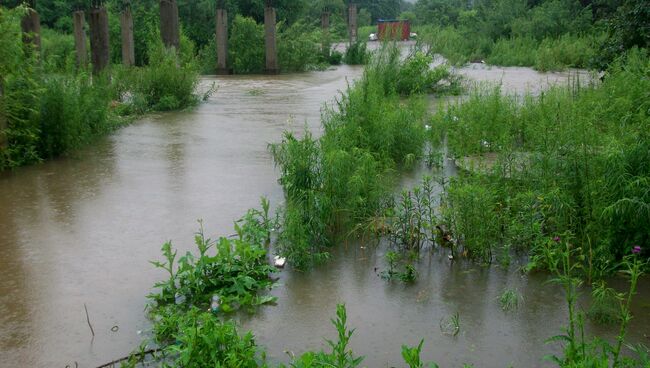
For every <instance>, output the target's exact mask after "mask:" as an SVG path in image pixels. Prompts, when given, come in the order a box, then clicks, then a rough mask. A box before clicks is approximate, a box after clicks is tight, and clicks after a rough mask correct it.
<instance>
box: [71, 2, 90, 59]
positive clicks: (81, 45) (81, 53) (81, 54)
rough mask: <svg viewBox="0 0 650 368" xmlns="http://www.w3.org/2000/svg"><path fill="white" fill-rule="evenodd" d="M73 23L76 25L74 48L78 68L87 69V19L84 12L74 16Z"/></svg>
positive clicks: (78, 12)
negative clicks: (85, 26) (85, 27)
mask: <svg viewBox="0 0 650 368" xmlns="http://www.w3.org/2000/svg"><path fill="white" fill-rule="evenodd" d="M72 21H73V25H74V46H75V50H76V51H77V67H79V68H85V67H86V63H88V51H87V50H86V30H85V29H84V25H85V24H86V17H85V15H84V12H83V11H82V10H80V11H76V12H74V14H72Z"/></svg>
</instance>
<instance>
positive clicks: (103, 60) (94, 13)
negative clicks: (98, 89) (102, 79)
mask: <svg viewBox="0 0 650 368" xmlns="http://www.w3.org/2000/svg"><path fill="white" fill-rule="evenodd" d="M88 24H89V25H90V53H91V61H92V64H93V74H99V73H100V72H101V71H102V70H104V69H105V68H106V67H107V66H108V63H109V62H110V44H109V33H108V13H107V12H106V8H105V7H104V6H100V7H98V8H91V9H90V12H89V14H88Z"/></svg>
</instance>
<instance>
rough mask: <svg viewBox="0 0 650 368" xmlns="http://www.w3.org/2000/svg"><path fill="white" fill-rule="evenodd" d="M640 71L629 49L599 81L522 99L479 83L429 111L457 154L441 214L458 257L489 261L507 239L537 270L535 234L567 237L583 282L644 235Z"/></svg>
mask: <svg viewBox="0 0 650 368" xmlns="http://www.w3.org/2000/svg"><path fill="white" fill-rule="evenodd" d="M648 73H650V63H649V62H648V58H647V54H646V53H645V52H643V51H639V50H636V51H632V52H631V53H630V54H629V55H628V56H626V57H625V58H621V59H620V60H619V61H618V62H617V63H616V64H615V65H614V66H613V67H612V68H611V69H610V70H609V72H608V75H607V77H606V78H605V80H604V82H602V84H596V83H594V84H592V85H589V86H584V87H581V86H580V83H579V82H575V83H573V84H571V85H569V86H566V87H555V88H552V89H551V90H549V91H546V92H544V93H543V94H542V95H541V96H539V97H531V96H528V97H524V98H518V97H511V96H504V95H502V94H501V92H500V90H499V89H498V88H496V89H490V90H480V91H477V92H474V93H472V94H471V96H470V98H469V99H468V100H466V101H464V102H462V103H458V104H456V105H452V106H450V107H449V109H448V110H446V111H444V112H440V113H438V114H437V116H436V117H435V118H434V121H435V125H436V126H437V127H438V128H439V129H442V130H444V131H445V132H446V136H447V142H448V145H449V148H450V151H451V152H452V154H453V156H454V157H455V158H456V160H457V161H458V162H462V161H464V162H466V164H464V165H463V167H464V168H465V169H466V171H465V172H464V173H462V174H461V175H460V176H459V177H458V178H457V179H456V180H454V181H452V182H451V184H450V187H449V192H448V197H449V198H448V201H447V202H448V203H449V204H450V207H449V209H448V211H447V212H446V213H447V214H448V216H447V221H448V222H449V224H450V225H451V226H452V227H453V228H454V229H455V230H456V232H457V234H456V236H457V237H458V239H459V243H460V244H462V245H463V247H464V250H465V251H467V252H468V255H470V256H476V255H477V254H480V258H481V259H482V260H484V261H489V260H490V259H492V258H493V257H492V256H490V254H493V255H494V254H495V253H494V251H493V250H494V247H511V246H512V247H514V248H516V249H525V250H528V251H529V252H531V254H532V256H533V258H532V264H533V265H536V266H539V267H542V268H543V267H545V265H544V264H543V262H542V264H537V261H538V260H539V259H538V258H537V257H536V256H535V255H536V254H538V253H539V249H541V248H540V247H542V245H543V244H544V243H545V239H548V238H550V237H555V236H561V237H563V236H570V237H572V238H574V239H575V240H574V241H575V243H574V244H575V245H576V247H577V249H578V250H579V251H580V256H581V259H583V260H584V264H583V266H584V267H583V272H584V273H585V276H586V277H587V279H588V280H592V279H598V278H599V277H602V274H604V273H608V272H611V270H612V268H613V264H614V262H615V260H617V259H620V258H621V257H622V256H623V255H624V254H625V253H626V252H627V250H629V249H630V248H631V247H632V246H633V245H635V244H642V245H643V244H647V243H648V241H649V240H650V232H648V228H647V226H644V225H642V224H643V223H645V224H647V223H648V221H650V217H648V216H649V215H650V212H648V211H647V209H648V208H650V206H649V203H650V197H649V196H648V191H647V187H648V185H647V183H648V180H649V177H650V171H649V170H648V165H646V164H645V162H648V157H647V156H648V152H649V151H648V143H647V142H648V132H647V126H648V123H649V122H650V120H649V117H648V114H647V109H648V103H647V101H648V98H647V91H648V89H649V88H650V84H649V82H648V78H647V76H648ZM644 96H645V97H644ZM472 165H473V166H472ZM642 188H643V189H642ZM564 234H568V235H564ZM468 240H469V241H468ZM476 247H477V248H476ZM533 267H534V266H533Z"/></svg>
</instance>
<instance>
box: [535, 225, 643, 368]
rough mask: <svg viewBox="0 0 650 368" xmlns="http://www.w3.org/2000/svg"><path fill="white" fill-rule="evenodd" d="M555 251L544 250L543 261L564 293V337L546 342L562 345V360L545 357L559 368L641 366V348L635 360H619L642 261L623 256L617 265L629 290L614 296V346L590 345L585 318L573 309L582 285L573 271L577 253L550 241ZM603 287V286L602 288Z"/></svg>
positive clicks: (596, 342)
mask: <svg viewBox="0 0 650 368" xmlns="http://www.w3.org/2000/svg"><path fill="white" fill-rule="evenodd" d="M553 242H554V243H555V244H557V247H554V248H552V249H551V248H547V250H546V253H545V254H546V255H545V256H546V257H547V258H548V259H547V261H548V264H549V265H550V271H551V272H552V273H553V274H554V275H555V279H554V282H556V283H558V284H560V285H561V286H562V288H563V289H564V294H565V298H566V302H567V305H568V311H569V324H568V326H567V327H566V330H565V334H564V335H558V336H554V337H552V338H550V339H549V340H548V342H562V343H563V344H564V351H563V355H562V356H556V355H553V356H548V357H546V358H547V359H548V360H551V361H553V362H555V363H557V364H558V366H560V367H583V366H610V362H611V366H612V367H617V366H619V363H620V364H621V365H620V366H641V365H640V364H639V360H643V359H645V360H646V361H647V351H643V349H642V348H641V347H639V349H637V351H638V352H639V354H638V358H634V357H621V350H622V347H623V344H624V341H625V337H626V334H627V328H628V325H629V323H630V321H632V319H633V316H632V313H631V311H630V306H631V303H632V298H633V297H634V295H635V293H636V289H637V285H638V281H639V278H640V277H641V276H642V275H643V273H644V270H645V268H646V267H647V265H648V262H647V261H646V260H643V259H641V258H640V256H639V255H638V254H634V253H632V254H631V255H628V256H625V257H624V259H623V260H622V262H621V268H622V269H624V270H625V272H626V274H627V275H628V277H629V282H630V286H629V289H628V291H627V292H626V293H622V294H620V295H617V299H618V302H619V317H620V325H619V333H618V336H617V337H616V342H615V344H613V345H612V344H610V343H609V342H607V341H604V340H601V339H598V338H597V337H596V338H593V339H592V340H591V341H588V340H585V334H584V323H585V314H584V313H583V312H580V311H578V310H577V308H576V301H577V297H578V290H579V287H580V285H581V283H582V281H581V280H580V278H579V277H578V275H579V274H578V273H577V271H578V270H579V268H580V264H578V263H576V262H574V261H573V259H574V258H575V256H576V254H577V252H578V250H577V249H576V248H574V247H572V245H571V243H570V242H569V241H567V240H566V239H564V240H562V239H559V238H558V239H557V240H553ZM603 287H604V286H603Z"/></svg>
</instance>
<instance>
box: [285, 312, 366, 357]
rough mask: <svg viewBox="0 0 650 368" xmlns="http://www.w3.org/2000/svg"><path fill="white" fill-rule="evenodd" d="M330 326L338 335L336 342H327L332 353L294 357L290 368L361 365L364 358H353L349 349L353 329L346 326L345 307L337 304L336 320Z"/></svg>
mask: <svg viewBox="0 0 650 368" xmlns="http://www.w3.org/2000/svg"><path fill="white" fill-rule="evenodd" d="M332 324H333V325H334V327H335V328H336V331H337V334H338V339H337V340H336V341H332V340H327V344H328V345H329V346H330V347H331V348H332V352H331V353H326V352H324V351H320V352H307V353H305V354H303V355H301V356H299V357H297V358H296V357H294V358H293V359H292V362H291V367H292V368H311V367H313V368H317V367H318V368H320V367H323V368H324V367H342V368H354V367H358V366H360V365H361V363H362V362H363V359H364V357H363V356H359V357H357V356H355V355H354V353H353V352H352V350H350V348H349V344H350V339H351V338H352V335H353V334H354V329H352V330H350V329H349V328H348V326H347V311H346V309H345V305H343V304H339V305H338V306H337V307H336V319H334V320H332Z"/></svg>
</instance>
